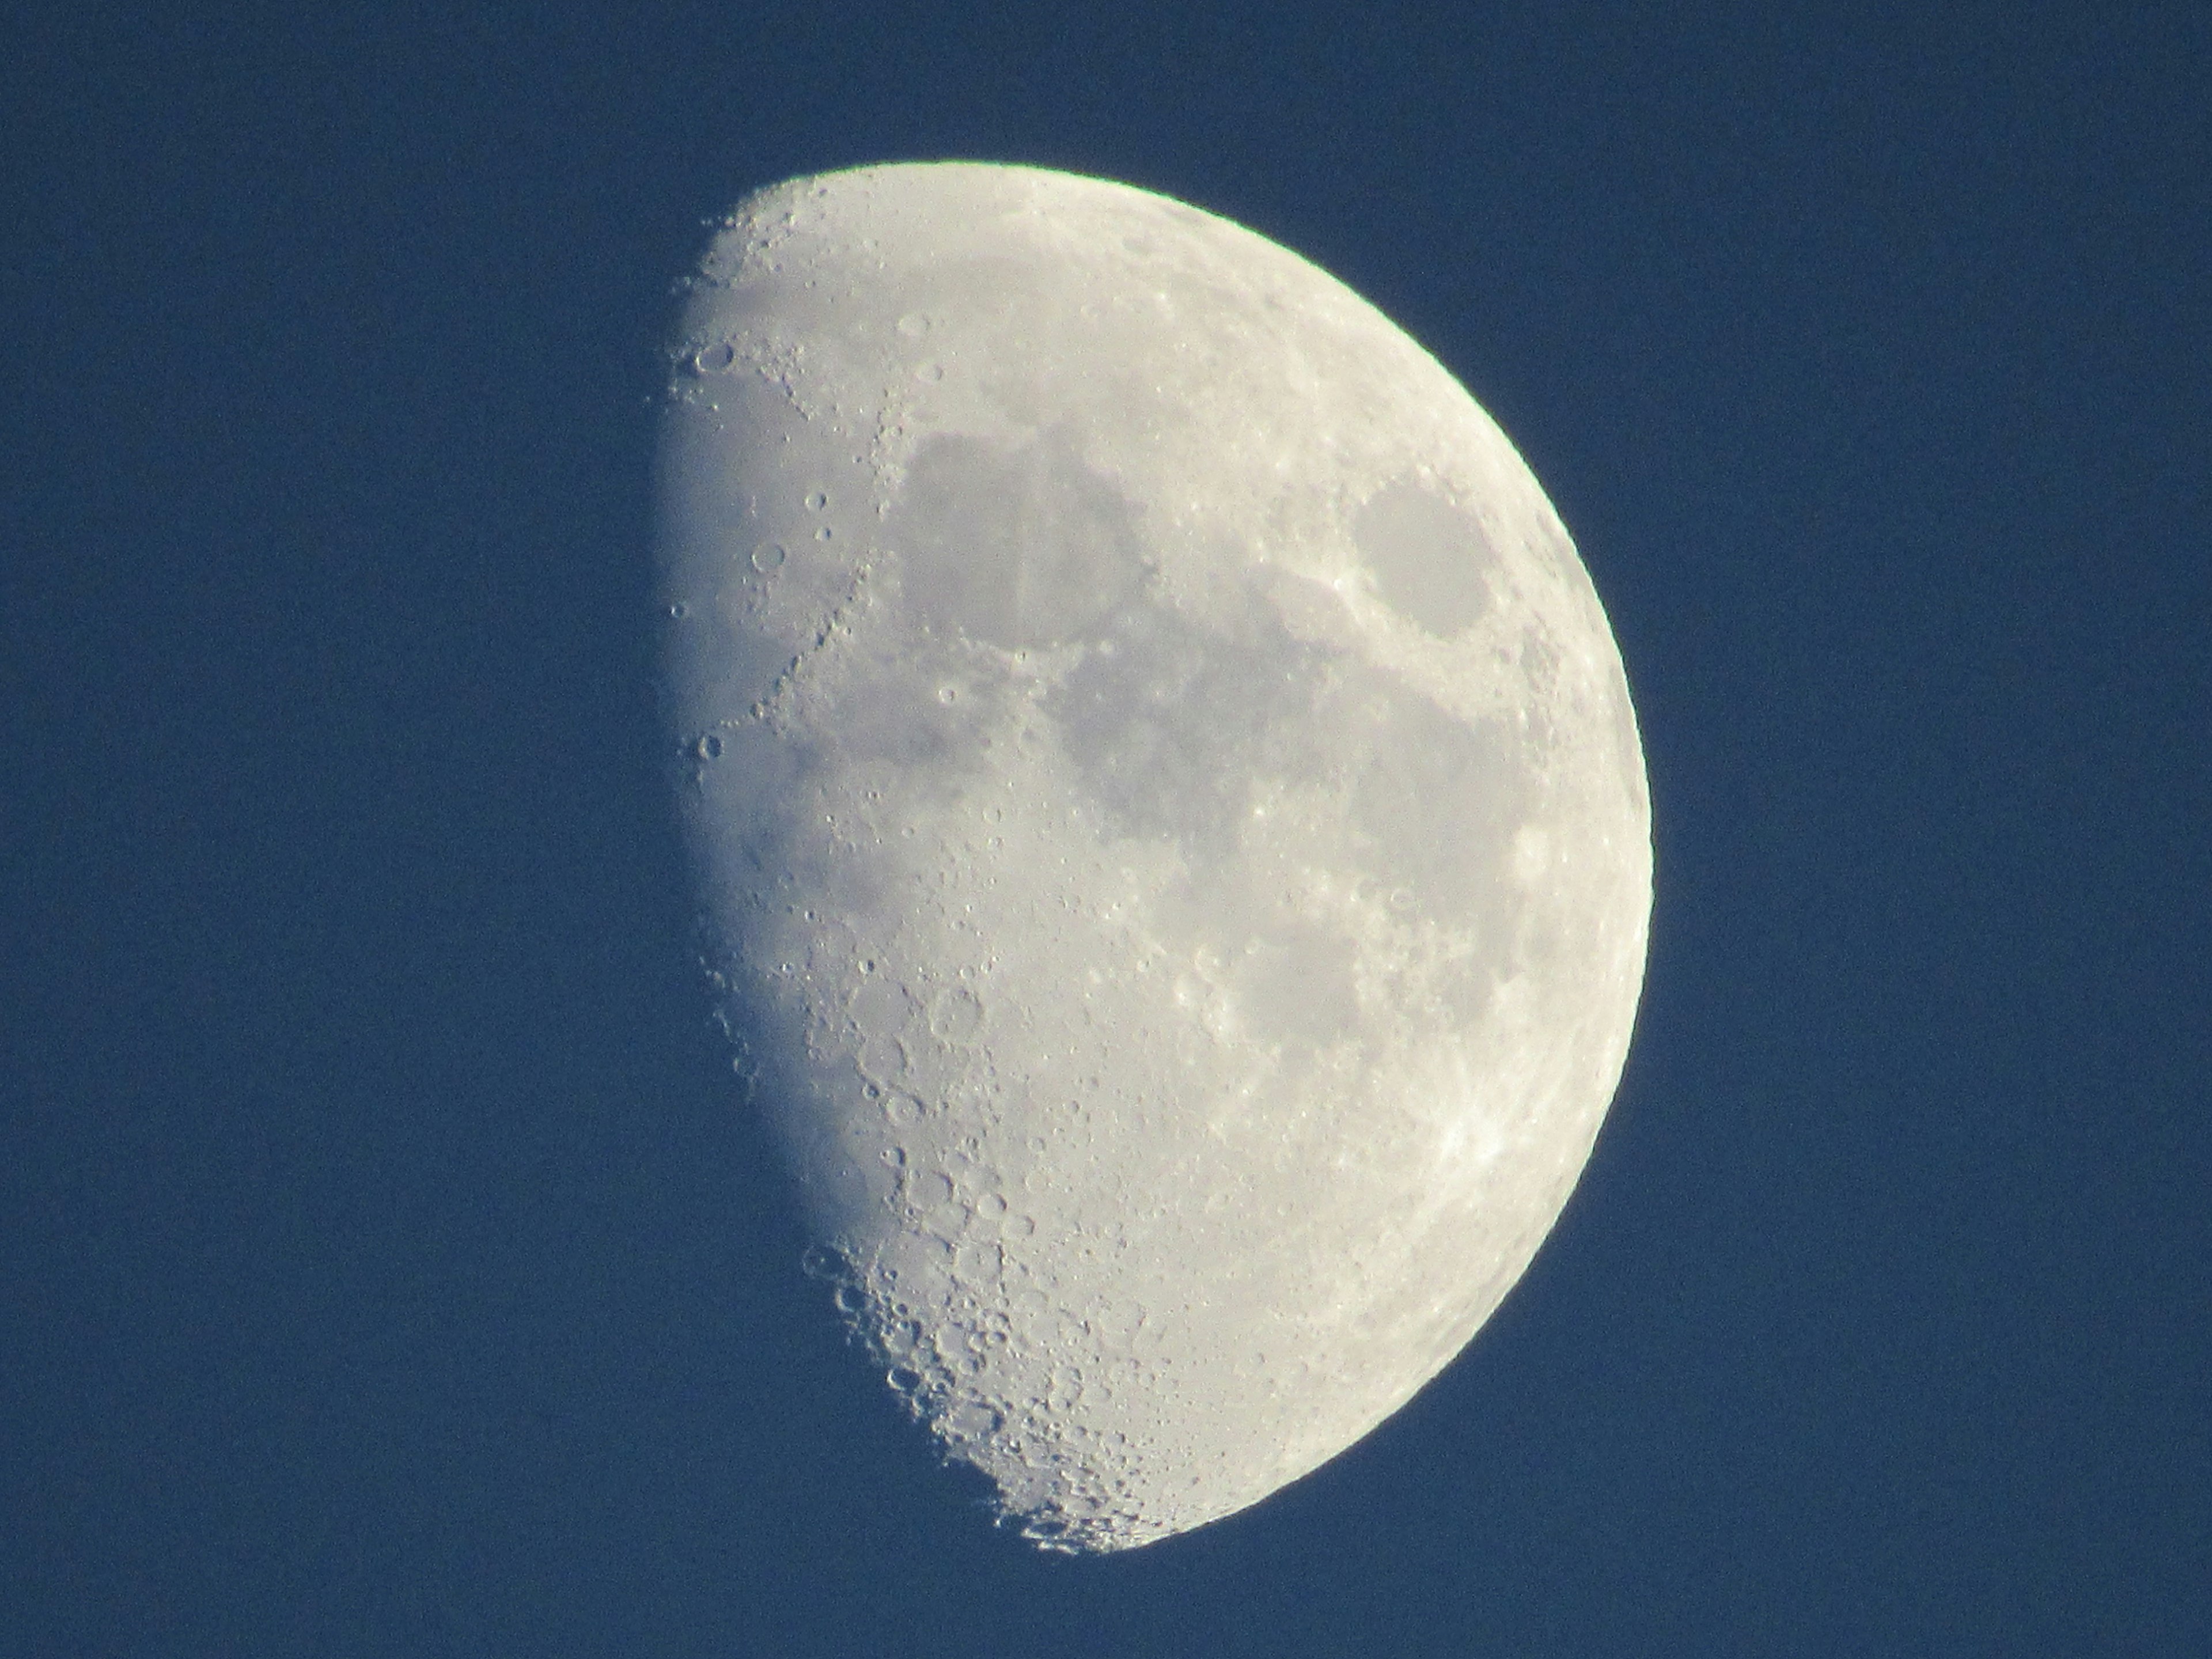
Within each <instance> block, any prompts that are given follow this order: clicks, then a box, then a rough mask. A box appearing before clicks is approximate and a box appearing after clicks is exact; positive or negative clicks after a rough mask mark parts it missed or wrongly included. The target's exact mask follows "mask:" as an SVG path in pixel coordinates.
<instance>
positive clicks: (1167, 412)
mask: <svg viewBox="0 0 2212 1659" xmlns="http://www.w3.org/2000/svg"><path fill="white" fill-rule="evenodd" d="M665 422H666V424H665V436H664V441H663V447H662V467H663V471H662V482H661V487H660V488H661V498H660V499H661V541H662V555H663V570H664V575H665V595H664V597H665V604H666V606H667V616H668V621H667V623H666V626H667V630H668V632H667V648H666V658H665V661H666V671H667V684H666V692H667V696H666V707H667V708H668V711H669V719H670V720H671V726H672V735H673V738H674V741H675V744H676V747H677V750H678V753H679V754H680V755H681V757H682V762H681V769H680V772H681V775H680V791H679V794H680V799H681V801H682V812H683V816H684V822H685V825H686V828H687V831H688V836H689V841H690V847H691V848H692V852H693V855H694V857H695V859H696V869H697V873H698V879H699V890H700V896H701V907H702V912H703V915H704V916H705V919H706V923H707V929H708V938H709V939H710V945H709V957H710V962H709V970H710V978H711V979H712V981H713V982H714V986H715V987H716V994H717V995H718V997H719V998H720V1001H721V1006H722V1008H723V1012H724V1017H725V1019H726V1024H727V1025H728V1026H729V1028H730V1030H731V1031H732V1035H733V1036H734V1037H735V1038H736V1039H737V1040H738V1067H739V1069H740V1071H741V1072H743V1073H745V1074H746V1076H747V1077H748V1078H749V1079H750V1082H751V1085H752V1090H753V1093H754V1095H755V1097H756V1098H757V1100H758V1102H759V1103H760V1104H761V1106H762V1108H763V1109H764V1110H765V1111H767V1112H768V1113H769V1114H770V1115H771V1116H772V1117H773V1119H774V1121H775V1124H776V1125H777V1127H778V1128H779V1129H780V1130H781V1137H782V1139H783V1141H784V1144H785V1145H786V1146H787V1149H788V1152H789V1156H790V1161H791V1167H792V1170H793V1173H794V1176H795V1178H796V1179H797V1181H798V1182H799V1183H800V1186H801V1188H802V1189H803V1193H804V1196H805V1200H806V1203H807V1206H808V1209H809V1212H810V1214H811V1218H812V1224H813V1225H814V1227H815V1229H816V1231H817V1238H818V1241H819V1243H818V1245H817V1249H816V1250H815V1251H814V1252H813V1260H812V1261H811V1267H812V1270H813V1271H815V1272H816V1273H818V1274H819V1275H820V1276H821V1277H823V1278H824V1279H827V1280H829V1284H830V1290H831V1293H832V1294H834V1295H835V1297H836V1300H837V1306H838V1307H839V1309H840V1310H842V1313H843V1315H844V1316H845V1318H846V1319H847V1321H848V1324H849V1326H850V1328H851V1329H852V1330H853V1332H854V1334H855V1336H856V1338H857V1340H859V1342H860V1344H862V1345H864V1346H865V1349H866V1352H868V1353H869V1354H870V1355H871V1356H872V1360H873V1363H874V1364H876V1365H877V1366H878V1367H879V1368H880V1369H881V1370H882V1372H883V1373H884V1376H885V1378H886V1380H887V1383H888V1385H889V1387H890V1389H893V1390H894V1391H896V1394H897V1395H899V1396H901V1398H902V1400H903V1401H905V1404H906V1407H907V1408H908V1410H909V1411H910V1412H911V1413H912V1414H913V1415H914V1417H915V1419H917V1420H918V1421H919V1422H921V1424H923V1425H926V1427H927V1431H928V1432H929V1433H930V1434H931V1435H932V1436H933V1437H935V1439H936V1441H937V1442H938V1443H939V1446H940V1448H941V1449H942V1450H943V1452H944V1453H945V1455H947V1456H949V1457H950V1458H952V1459H954V1460H957V1461H958V1462H963V1463H967V1464H970V1465H973V1466H974V1467H975V1468H976V1469H979V1470H981V1472H982V1473H983V1474H986V1475H987V1476H988V1477H989V1478H990V1480H992V1481H993V1482H994V1483H995V1486H996V1487H997V1492H998V1503H999V1505H1000V1514H1001V1517H1002V1519H1004V1520H1005V1521H1006V1522H1008V1523H1009V1524H1012V1525H1014V1526H1016V1527H1018V1528H1020V1530H1021V1531H1022V1532H1023V1533H1024V1534H1025V1535H1026V1536H1028V1537H1030V1538H1031V1539H1033V1540H1035V1541H1038V1542H1039V1543H1041V1544H1043V1545H1046V1546H1048V1547H1054V1548H1058V1549H1062V1550H1068V1551H1105V1550H1116V1549H1125V1548H1127V1547H1132V1546H1135V1545H1140V1544H1145V1543H1148V1542H1151V1541H1154V1540H1157V1539H1159V1538H1163V1537H1165V1536H1167V1535H1169V1534H1174V1533H1177V1532H1182V1531H1185V1530H1187V1529H1188V1528H1193V1527H1197V1526H1200V1525H1203V1524H1204V1523H1206V1522H1209V1521H1212V1520H1216V1519H1218V1518H1219V1517H1220V1516H1225V1515H1228V1514H1231V1512H1233V1511H1235V1510H1240V1509H1243V1508H1244V1507H1245V1506H1246V1505H1248V1504H1253V1503H1255V1502H1257V1501H1258V1500H1260V1499H1261V1498H1265V1497H1267V1495H1268V1494H1269V1493H1270V1492H1274V1491H1275V1490H1276V1489H1278V1488H1279V1487H1280V1486H1283V1485H1285V1483H1286V1482H1288V1481H1291V1480H1296V1479H1297V1478H1298V1476H1300V1475H1302V1474H1305V1473H1307V1472H1308V1471H1309V1470H1310V1469H1312V1468H1315V1467H1316V1465H1318V1464H1320V1463H1322V1462H1324V1461H1326V1460H1327V1459H1328V1458H1330V1457H1332V1456H1334V1455H1335V1454H1336V1453H1338V1452H1340V1451H1341V1450H1343V1449H1345V1448H1346V1446H1348V1445H1350V1444H1351V1443H1352V1442H1354V1441H1356V1440H1358V1438H1359V1437H1361V1436H1362V1435H1364V1434H1365V1433H1367V1432H1368V1431H1369V1430H1370V1429H1372V1428H1374V1427H1375V1425H1376V1424H1378V1423H1380V1422H1381V1421H1382V1420H1383V1419H1384V1418H1385V1417H1387V1416H1389V1414H1390V1413H1392V1412H1393V1411H1395V1410H1396V1409H1397V1408H1398V1407H1400V1406H1401V1405H1402V1404H1404V1403H1405V1401H1407V1398H1408V1397H1410V1396H1411V1395H1413V1392H1414V1391H1415V1390H1416V1389H1419V1388H1420V1387H1421V1385H1422V1384H1423V1383H1425V1382H1427V1381H1428V1380H1429V1378H1431V1376H1434V1375H1435V1374H1436V1373H1437V1370H1439V1369H1441V1368H1442V1367H1443V1365H1444V1364H1445V1363H1446V1362H1447V1361H1449V1359H1450V1358H1452V1356H1453V1355H1454V1354H1455V1353H1457V1352H1459V1350H1460V1349H1461V1347H1462V1346H1464V1345H1465V1344H1466V1342H1467V1341H1468V1339H1469V1338H1470V1337H1472V1336H1473V1335H1474V1333H1475V1331H1476V1330H1477V1329H1478V1328H1480V1326H1481V1324H1482V1322H1483V1321H1484V1320H1485V1319H1486V1318H1487V1317H1488V1316H1489V1315H1490V1313H1491V1311H1492V1310H1493V1309H1495V1308H1496V1307H1497V1306H1498V1302H1499V1300H1500V1298H1502V1297H1504V1295H1505V1293H1506V1291H1508V1290H1510V1288H1511V1287H1512V1285H1513V1284H1514V1281H1515V1280H1516V1279H1518V1278H1519V1277H1520V1275H1521V1273H1522V1269H1524V1268H1525V1267H1527V1266H1528V1261H1529V1259H1530V1257H1531V1256H1532V1255H1534V1253H1535V1250H1536V1248H1537V1246H1538V1244H1539V1243H1541V1241H1542V1239H1543V1237H1544V1235H1545V1233H1546V1232H1547V1231H1548V1230H1549V1229H1550V1227H1551V1225H1552V1224H1553V1220H1554V1219H1555V1218H1557V1217H1558V1215H1559V1211H1560V1208H1561V1206H1563V1205H1564V1204H1565V1201H1566V1199H1567V1195H1568V1194H1569V1192H1570V1190H1571V1188H1573V1186H1574V1183H1575V1181H1576V1178H1577V1176H1578V1175H1579V1173H1580V1172H1581V1170H1582V1168H1583V1163H1584V1161H1585V1159H1586V1158H1588V1156H1589V1150H1590V1146H1591V1143H1592V1140H1593V1139H1594V1138H1595V1135H1596V1133H1597V1130H1598V1125H1599V1122H1600V1121H1601V1118H1602V1117H1603V1115H1604V1113H1605V1109H1606V1106H1607V1102H1608V1101H1609V1100H1610V1099H1611V1097H1612V1095H1613V1088H1614V1085H1616V1083H1617V1082H1618V1081H1619V1079H1620V1069H1621V1066H1622V1063H1623V1060H1624V1059H1625V1057H1626V1052H1627V1048H1628V1041H1629V1032H1630V1028H1631V1025H1632V1022H1633V1018H1634V1014H1635V1008H1636V1001H1637V995H1638V988H1639V987H1640V985H1641V982H1642V978H1643V971H1644V941H1645V932H1646V925H1647V921H1648V917H1649V912H1650V896H1651V853H1650V806H1649V801H1648V797H1647V794H1646V791H1645V785H1644V764H1643V757H1642V751H1641V750H1640V748H1639V746H1638V740H1637V732H1636V724H1635V717H1634V715H1633V714H1632V710H1631V708H1630V706H1629V698H1628V687H1627V684H1626V678H1625V677H1624V675H1623V673H1622V670H1621V664H1620V654H1619V653H1618V651H1617V650H1616V648H1615V647H1614V644H1613V636H1612V634H1611V632H1610V630H1609V629H1608V628H1607V623H1606V619H1605V615H1604V612H1603V611H1601V609H1600V607H1599V605H1598V601H1597V598H1596V595H1595V592H1593V591H1592V589H1591V586H1590V583H1589V578H1588V576H1587V575H1586V574H1584V572H1583V567H1582V564H1581V562H1580V561H1579V560H1578V559H1577V556H1576V554H1575V550H1574V547H1573V545H1572V544H1571V542H1570V541H1569V540H1568V538H1567V534H1566V532H1565V530H1564V529H1563V528H1562V527H1561V526H1560V523H1559V517H1558V515H1557V514H1556V513H1553V510H1552V507H1551V506H1550V504H1549V503H1548V502H1547V501H1546V499H1545V497H1544V495H1543V492H1542V491H1541V489H1539V488H1538V487H1537V484H1536V482H1535V480H1534V478H1532V477H1530V476H1529V473H1528V469H1527V467H1526V466H1524V465H1522V461H1521V459H1520V457H1519V456H1518V455H1517V454H1516V453H1515V452H1514V450H1513V448H1512V447H1511V445H1510V444H1509V443H1508V442H1507V441H1506V440H1505V438H1504V436H1503V435H1501V434H1500V432H1499V431H1498V428H1497V426H1496V425H1495V424H1493V423H1492V421H1491V420H1490V419H1489V417H1488V416H1486V415H1485V414H1484V413H1483V411H1482V410H1480V408H1478V407H1477V406H1476V405H1475V404H1474V401H1473V399H1471V398H1469V397H1468V394H1467V393H1466V392H1464V391H1462V389H1461V387H1460V386H1459V385H1458V384H1457V383H1456V382H1455V380H1453V379H1452V377H1451V376H1450V375H1449V374H1447V373H1446V372H1445V371H1444V370H1443V368H1441V367H1439V366H1438V365H1437V362H1435V361H1434V360H1433V359H1432V358H1431V357H1430V356H1427V354H1425V352H1424V351H1423V350H1422V349H1420V348H1419V346H1417V345H1416V344H1414V343H1413V341H1412V340H1410V339H1409V338H1407V337H1406V336H1405V335H1404V334H1403V333H1401V332H1400V331H1399V330H1398V329H1396V328H1395V327H1394V326H1393V325H1391V324H1390V323H1389V321H1388V320H1387V319H1385V318H1383V316H1382V315H1381V314H1380V313H1378V312H1376V310H1375V309H1374V308H1373V307H1370V306H1369V305H1368V304H1367V303H1366V302H1365V301H1363V300H1361V299H1360V298H1359V297H1358V295H1355V294H1353V293H1352V292H1351V291H1350V290H1349V289H1346V288H1345V287H1344V286H1343V285H1342V284H1341V283H1338V282H1337V281H1335V280H1334V278H1332V277H1330V276H1328V275H1326V274H1325V273H1324V272H1322V271H1321V270H1318V269H1316V267H1315V266H1313V265H1311V264H1307V263H1306V262H1305V261H1304V260H1303V259H1301V258H1298V257H1297V255H1296V254H1293V253H1291V252H1286V251H1285V250H1284V249H1283V248H1281V247H1279V246H1275V245H1274V244H1273V243H1272V242H1269V241H1267V240H1265V239H1264V238H1262V237H1261V236H1258V235H1255V234H1253V233H1252V232H1250V231H1248V230H1244V229H1243V228H1239V227H1238V226H1236V225H1234V224H1231V223H1229V222H1226V221H1225V220H1222V219H1218V218H1216V217H1213V216H1211V215H1209V214H1206V213H1203V212H1200V211H1198V210H1195V209H1193V208H1189V207H1186V206H1184V205H1182V204H1179V203H1176V202H1173V201H1170V200H1168V199H1166V198H1164V197H1158V196H1154V195H1151V194H1148V193H1146V192H1145V191H1139V190H1134V189H1131V188H1129V187H1127V186H1125V185H1115V184H1109V183H1106V182H1103V181H1101V180H1098V179H1085V178H1077V177H1073V176H1070V175H1066V174H1062V173H1051V172H1045V171H1040V170H1037V169H1034V168H1029V167H994V166H976V165H967V164H952V163H942V164H929V165H913V166H894V167H863V168H860V169H857V170H854V171H852V172H846V173H830V174H826V175H823V176H822V177H818V178H812V179H799V180H797V181H794V182H793V183H790V184H786V185H779V186H777V187H776V188H775V189H772V190H769V191H763V193H761V194H759V195H757V196H755V197H752V198H751V199H750V200H749V201H747V202H745V203H744V204H743V205H742V206H740V207H739V208H738V210H736V211H735V212H734V213H733V214H732V216H730V217H729V218H728V219H727V221H726V222H725V223H724V224H723V225H722V226H721V228H720V230H719V232H718V233H717V234H715V236H714V240H713V243H712V246H710V248H709V249H708V252H707V253H706V255H705V257H704V258H703V259H702V262H701V263H700V264H699V265H698V267H697V269H696V271H695V272H694V274H693V275H692V276H691V277H690V280H689V283H688V284H687V287H686V290H685V299H684V310H683V315H682V321H681V323H680V325H679V333H678V337H677V338H676V341H675V343H674V349H673V351H672V354H671V380H670V393H669V398H668V404H667V410H666V415H665Z"/></svg>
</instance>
